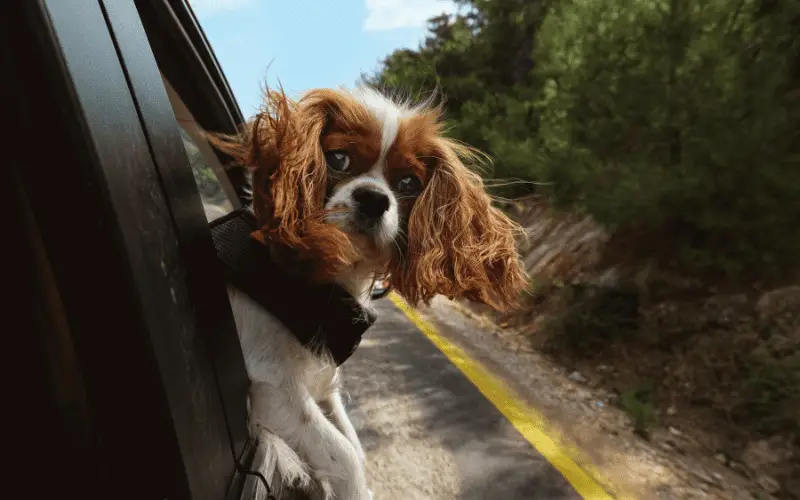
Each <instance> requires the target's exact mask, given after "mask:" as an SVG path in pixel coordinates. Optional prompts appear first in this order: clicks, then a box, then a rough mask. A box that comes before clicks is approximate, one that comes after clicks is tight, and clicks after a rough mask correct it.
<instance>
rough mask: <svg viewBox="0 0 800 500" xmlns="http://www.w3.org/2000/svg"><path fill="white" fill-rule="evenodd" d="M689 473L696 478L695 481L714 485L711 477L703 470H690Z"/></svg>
mask: <svg viewBox="0 0 800 500" xmlns="http://www.w3.org/2000/svg"><path fill="white" fill-rule="evenodd" d="M689 472H691V473H692V475H693V476H694V477H696V478H697V479H699V480H701V481H703V482H704V483H706V484H715V483H714V478H713V477H711V476H710V475H708V474H707V473H706V472H705V471H704V470H700V469H692V470H691V471H689Z"/></svg>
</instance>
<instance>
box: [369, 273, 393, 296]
mask: <svg viewBox="0 0 800 500" xmlns="http://www.w3.org/2000/svg"><path fill="white" fill-rule="evenodd" d="M391 291H392V281H391V275H387V276H386V277H384V278H380V279H377V280H375V283H374V284H373V285H372V300H378V299H382V298H384V297H386V296H387V295H388V294H389V292H391Z"/></svg>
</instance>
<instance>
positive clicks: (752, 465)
mask: <svg viewBox="0 0 800 500" xmlns="http://www.w3.org/2000/svg"><path fill="white" fill-rule="evenodd" d="M782 458H783V457H782V456H781V453H778V452H777V451H776V450H774V449H773V447H772V446H770V443H769V442H768V441H767V440H766V439H760V440H758V441H754V442H752V443H750V444H749V445H747V448H745V449H744V451H743V452H742V455H741V457H739V459H740V460H741V462H742V463H743V464H744V466H745V467H747V468H748V469H750V470H751V471H753V472H756V473H758V472H763V471H764V470H765V469H767V468H769V467H771V466H773V465H775V464H777V463H779V462H780V461H781V459H782Z"/></svg>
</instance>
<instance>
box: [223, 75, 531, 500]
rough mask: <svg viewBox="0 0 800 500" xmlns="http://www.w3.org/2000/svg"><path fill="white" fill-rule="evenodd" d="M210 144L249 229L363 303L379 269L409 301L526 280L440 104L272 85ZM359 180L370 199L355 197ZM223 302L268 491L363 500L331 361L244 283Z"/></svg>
mask: <svg viewBox="0 0 800 500" xmlns="http://www.w3.org/2000/svg"><path fill="white" fill-rule="evenodd" d="M211 139H212V142H213V143H214V144H215V145H216V146H217V147H218V148H220V149H221V150H222V151H224V152H225V153H227V154H228V155H229V156H231V157H232V158H233V159H234V160H236V161H237V162H240V163H242V164H244V165H246V166H248V167H249V168H250V170H251V172H252V175H253V200H254V201H253V208H254V211H255V214H256V217H257V218H258V220H259V224H260V225H261V230H260V231H257V232H255V233H253V236H254V237H255V238H256V239H258V240H259V241H260V242H262V243H263V244H264V245H267V246H268V248H269V249H270V250H271V255H273V257H274V259H276V261H279V262H281V263H283V264H286V266H287V267H291V268H294V269H298V274H299V275H301V276H300V277H302V278H303V279H309V280H315V281H318V282H334V281H335V282H337V283H339V284H340V285H342V286H343V287H344V288H345V289H346V290H347V291H348V292H349V293H350V294H351V295H352V296H353V297H354V298H355V299H356V300H358V301H359V302H360V303H361V304H362V305H363V306H364V307H370V304H369V294H370V290H371V288H372V284H373V281H374V279H375V277H376V276H380V275H384V274H385V273H387V272H388V273H391V277H392V284H393V286H394V288H395V290H396V291H397V292H398V293H400V294H401V295H403V296H404V297H405V298H406V299H407V300H408V301H409V302H411V303H418V302H419V301H423V302H428V301H429V300H430V299H431V298H432V297H433V296H434V295H436V294H442V295H445V296H448V297H451V298H454V297H466V298H468V299H471V300H475V301H480V302H483V303H487V304H489V305H492V306H494V307H496V308H499V309H505V308H508V307H510V306H513V305H514V304H515V302H516V299H517V298H518V297H519V295H520V293H521V291H522V290H523V289H524V288H525V287H526V285H527V279H526V277H525V274H524V271H523V269H522V267H521V265H520V262H519V256H518V254H517V252H516V248H515V233H516V231H517V229H518V227H517V226H516V225H515V224H514V223H513V222H512V221H511V220H509V219H508V218H507V217H506V216H505V215H504V214H503V213H502V212H501V211H500V210H498V209H497V208H495V207H493V206H492V204H491V199H490V197H489V196H488V195H487V194H486V192H485V190H484V186H483V183H482V180H481V178H480V176H479V175H477V174H476V173H474V172H473V171H471V170H470V169H469V168H468V167H467V166H465V163H464V162H465V161H466V162H474V161H475V160H477V159H478V156H477V155H476V154H475V153H474V152H473V151H472V150H471V149H470V148H469V147H467V146H464V145H462V144H460V143H457V142H455V141H453V140H451V139H447V138H445V137H444V136H443V135H442V125H441V109H440V107H435V106H432V105H430V103H427V102H426V103H422V104H419V105H416V106H412V105H410V104H409V103H408V102H406V101H399V100H393V99H390V98H388V97H385V96H384V95H383V94H381V93H380V92H378V91H376V90H374V89H372V88H368V87H359V88H357V89H356V90H354V91H344V90H314V91H311V92H308V93H307V94H305V95H304V96H303V97H302V98H301V99H300V100H298V101H293V100H290V99H288V98H287V97H286V96H285V95H284V94H283V93H280V92H269V93H268V94H267V98H266V105H265V107H264V108H263V109H262V110H261V112H260V113H259V114H258V115H257V116H256V117H255V119H254V120H253V121H252V122H251V123H249V124H248V126H247V127H246V128H244V129H243V131H242V133H241V134H240V135H238V136H220V135H215V136H211ZM365 189H366V190H368V191H369V193H368V194H369V195H370V196H371V198H370V200H372V205H369V203H368V201H369V200H367V201H364V199H362V198H359V199H361V202H359V201H357V200H356V198H358V196H359V193H360V194H362V195H363V193H364V190H365ZM357 191H358V193H357ZM354 193H355V194H354ZM376 204H377V205H376ZM368 206H372V211H371V213H370V214H368V213H367V212H368V210H367V208H368ZM229 297H230V301H231V306H232V309H233V314H234V316H235V318H236V326H237V329H238V331H239V339H240V341H241V344H242V350H243V352H244V356H245V361H246V365H247V371H248V375H249V376H250V379H251V381H252V385H251V390H250V400H249V414H250V426H251V433H252V436H253V437H254V438H257V439H258V440H259V444H260V446H261V447H264V449H268V450H269V451H270V452H271V453H269V455H271V456H275V457H277V463H276V464H275V465H276V468H275V472H276V474H275V476H273V477H272V484H273V488H275V489H278V490H280V489H281V488H282V487H285V486H287V485H293V486H299V487H304V486H307V485H308V484H309V483H310V482H311V480H312V478H313V479H315V480H316V483H318V484H320V485H322V488H323V490H324V491H323V493H324V496H325V497H326V498H336V499H338V500H366V499H369V498H371V493H370V491H369V489H368V487H367V483H366V479H365V471H364V460H365V458H364V450H363V449H362V446H361V443H360V442H359V439H358V436H357V435H356V431H355V429H354V428H353V425H352V424H351V422H350V420H349V419H348V417H347V414H346V412H345V408H344V404H343V402H342V397H341V388H340V384H339V381H338V378H339V377H338V369H337V367H336V365H335V364H334V363H333V362H332V361H331V359H330V358H327V357H324V356H322V357H320V356H318V355H315V354H312V352H311V351H310V350H308V349H307V348H305V347H303V346H302V345H301V344H300V343H299V342H298V341H297V340H296V338H295V337H294V336H293V335H292V334H291V332H289V331H287V329H286V328H285V327H284V326H283V325H282V324H280V323H279V322H278V321H277V320H276V319H275V318H274V317H273V316H272V315H271V314H270V313H269V312H267V311H265V310H263V309H262V308H261V307H260V306H259V305H257V304H256V303H255V302H253V301H252V300H251V299H250V298H249V297H248V296H247V295H245V294H244V293H242V292H241V291H239V290H237V289H235V288H233V287H231V288H230V289H229Z"/></svg>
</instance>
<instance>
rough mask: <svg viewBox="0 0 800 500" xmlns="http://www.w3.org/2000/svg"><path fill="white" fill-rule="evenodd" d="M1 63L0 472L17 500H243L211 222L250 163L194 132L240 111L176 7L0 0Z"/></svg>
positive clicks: (229, 351)
mask: <svg viewBox="0 0 800 500" xmlns="http://www.w3.org/2000/svg"><path fill="white" fill-rule="evenodd" d="M0 64H2V67H3V78H2V79H0V95H2V96H3V117H4V119H5V121H6V122H7V125H9V126H8V127H7V128H6V129H7V130H9V131H10V132H7V133H6V134H4V137H5V138H6V139H7V141H4V145H9V147H6V148H4V153H5V157H4V162H3V164H4V166H5V167H6V168H5V170H4V172H5V174H6V175H5V177H4V181H5V182H4V185H5V187H6V190H7V191H6V192H7V193H8V194H7V196H5V197H4V199H5V200H6V201H7V203H8V204H9V205H10V206H9V208H7V209H6V210H4V215H6V218H5V222H6V227H5V230H6V232H5V234H6V235H7V236H9V237H10V238H12V239H13V243H10V244H9V245H6V249H7V252H8V253H7V254H6V255H7V259H8V260H7V262H9V263H11V266H10V268H13V269H12V270H13V272H10V273H6V276H5V279H4V280H3V283H4V286H5V287H6V296H10V297H13V298H14V299H13V302H12V303H13V304H14V306H13V307H11V308H9V309H10V312H9V314H7V316H6V322H7V324H9V325H11V324H13V325H14V331H16V332H19V333H20V334H19V335H8V336H7V340H8V341H10V342H11V344H9V345H7V352H9V353H13V362H14V365H15V366H17V365H18V366H19V368H15V369H14V372H15V373H17V374H18V375H19V376H17V377H15V380H14V381H13V384H14V385H15V387H17V388H18V389H19V390H18V391H7V392H6V394H5V396H4V399H5V400H4V404H5V407H6V408H8V409H9V411H8V412H7V415H8V416H10V417H11V419H12V422H11V423H7V425H9V427H8V428H9V430H12V432H11V434H14V435H15V436H18V438H19V439H16V440H11V442H7V443H6V453H7V454H8V456H13V457H15V459H14V460H13V461H12V462H14V463H12V465H11V470H6V472H7V473H8V474H9V475H10V477H15V479H16V481H17V483H16V484H18V485H30V486H22V487H24V488H27V489H28V491H27V492H23V493H22V496H31V494H32V496H34V497H38V495H40V494H43V493H42V487H46V488H51V489H52V491H53V492H57V493H56V494H57V495H59V496H68V497H73V496H76V495H77V496H78V497H80V498H108V497H109V496H111V497H113V498H115V499H131V500H133V499H165V498H169V499H170V500H223V499H225V500H227V499H239V498H250V497H251V496H252V494H253V491H254V490H255V488H256V487H257V485H258V484H259V482H260V481H262V478H260V477H259V476H258V475H257V474H255V473H253V472H252V469H254V468H255V466H254V450H255V447H254V443H253V442H252V440H251V439H250V437H249V433H248V431H247V391H248V386H249V379H248V377H247V372H246V370H245V364H244V359H243V355H242V352H241V348H240V346H239V341H238V336H237V333H236V327H235V323H234V320H233V315H232V313H231V310H230V304H229V302H228V298H227V295H226V293H225V283H224V280H223V277H222V273H221V269H219V263H218V262H217V260H216V256H215V253H214V249H213V246H212V241H211V234H210V230H209V226H208V224H209V220H211V219H214V218H217V217H220V216H222V215H224V214H226V213H228V212H230V211H231V210H234V209H236V208H239V207H241V206H242V205H243V204H244V203H247V201H248V192H247V187H246V183H245V182H244V180H245V176H246V172H245V169H244V168H241V167H240V166H228V165H227V163H228V162H229V159H227V158H225V157H223V156H221V155H219V154H217V153H216V152H215V151H214V150H213V149H212V148H211V146H210V145H209V144H208V142H207V141H206V140H205V139H204V137H203V135H202V134H201V133H199V131H200V130H201V129H203V130H213V131H217V132H223V133H234V132H236V131H237V130H238V128H239V126H240V125H241V124H242V123H244V118H243V116H242V113H241V111H240V109H239V107H238V105H237V103H236V100H235V99H234V96H233V93H232V92H231V89H230V86H229V85H228V83H227V81H226V78H225V76H224V74H223V73H222V71H221V69H220V66H219V64H218V62H217V60H216V58H215V56H214V53H213V51H212V50H211V48H210V45H209V43H208V41H207V39H206V37H205V35H204V33H203V31H202V29H201V28H200V25H199V23H198V22H197V19H196V18H195V16H194V14H193V12H192V9H191V7H190V5H189V2H188V0H69V1H65V0H37V1H23V2H15V1H11V2H0ZM201 200H202V201H206V202H208V203H209V204H210V206H213V209H209V210H206V211H205V212H204V210H203V203H202V202H201ZM12 235H13V236H12ZM217 270H219V271H220V272H216V271H217ZM23 332H24V333H25V334H24V335H22V334H21V333H23ZM7 366H10V365H7ZM10 380H11V379H9V378H7V381H10ZM11 409H13V411H12V410H11ZM17 441H19V445H18V446H17V445H16V442H17ZM32 464H39V465H32ZM17 469H19V470H17ZM43 481H44V482H43ZM45 485H46V486H45Z"/></svg>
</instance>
